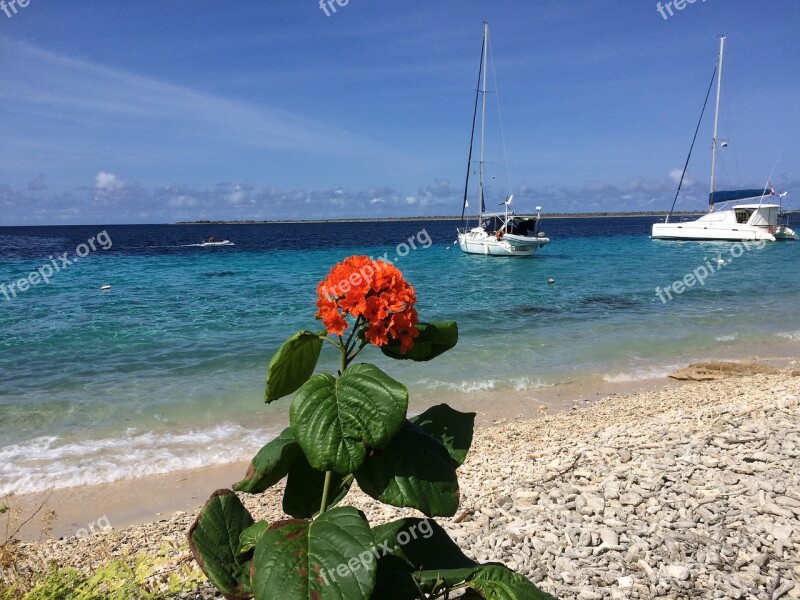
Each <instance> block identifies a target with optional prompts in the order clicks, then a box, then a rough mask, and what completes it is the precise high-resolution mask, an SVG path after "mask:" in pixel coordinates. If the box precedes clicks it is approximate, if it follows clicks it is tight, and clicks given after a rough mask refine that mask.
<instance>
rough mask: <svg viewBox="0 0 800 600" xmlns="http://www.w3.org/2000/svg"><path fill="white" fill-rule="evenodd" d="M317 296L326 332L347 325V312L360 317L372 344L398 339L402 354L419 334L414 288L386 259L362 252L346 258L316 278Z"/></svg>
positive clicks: (337, 330) (336, 333)
mask: <svg viewBox="0 0 800 600" xmlns="http://www.w3.org/2000/svg"><path fill="white" fill-rule="evenodd" d="M317 296H318V300H317V308H318V309H319V312H318V313H317V318H318V319H322V323H323V324H324V325H325V327H326V328H327V330H328V333H332V334H334V335H342V333H344V330H345V329H347V328H348V326H349V325H348V322H347V318H346V317H347V316H348V315H350V316H351V317H354V318H356V319H358V318H359V317H361V318H363V321H364V323H365V325H364V326H365V327H366V330H365V332H364V336H365V337H366V339H368V340H369V341H370V342H371V343H372V344H374V345H375V346H384V345H386V344H388V343H389V338H393V339H396V340H400V351H401V352H402V353H403V354H405V352H406V351H407V350H408V349H409V348H411V347H412V346H413V345H414V338H416V337H417V336H418V335H419V331H418V330H417V323H418V322H419V317H418V315H417V309H415V308H414V304H415V303H416V301H417V297H416V295H415V294H414V288H413V287H412V286H411V285H409V283H408V282H407V281H406V280H405V279H404V278H403V274H402V273H401V272H400V270H399V269H398V268H397V267H395V266H394V265H391V264H389V263H386V262H383V261H374V260H372V259H370V258H367V257H366V256H351V257H349V258H346V259H345V260H344V261H342V262H340V263H339V264H337V265H336V266H335V267H333V269H331V272H330V274H329V275H328V276H327V277H326V278H325V279H324V280H323V281H321V282H320V284H319V285H318V286H317Z"/></svg>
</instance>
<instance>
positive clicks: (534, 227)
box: [457, 23, 550, 257]
mask: <svg viewBox="0 0 800 600" xmlns="http://www.w3.org/2000/svg"><path fill="white" fill-rule="evenodd" d="M488 52H489V24H488V23H484V24H483V46H482V48H481V61H480V67H479V72H478V89H477V95H476V96H475V111H474V114H473V117H472V135H471V138H470V147H469V156H468V158H467V180H466V184H465V185H464V204H463V208H462V211H461V220H462V227H461V228H459V229H458V230H457V232H458V245H459V247H460V248H461V251H462V252H466V253H467V254H483V255H485V256H520V257H525V256H532V255H533V254H534V253H535V252H536V250H538V249H539V248H540V247H542V246H544V245H545V244H547V243H548V242H549V241H550V240H549V239H548V238H547V237H545V235H544V233H542V232H540V231H539V224H540V221H541V210H542V209H541V207H539V206H537V207H536V211H537V212H536V215H517V214H514V212H513V211H511V210H510V207H511V202H512V201H513V199H514V196H513V195H510V196H508V197H507V198H506V200H505V202H503V203H502V204H501V206H503V207H504V210H503V212H494V213H487V212H486V203H485V201H484V174H485V168H484V167H485V165H486V162H485V160H484V146H485V140H486V62H487V54H488ZM479 98H480V99H481V102H480V109H481V146H480V159H479V160H478V199H477V204H478V224H477V225H476V226H475V227H471V228H470V227H467V226H466V221H465V219H464V213H465V211H466V209H467V208H468V207H469V200H468V195H469V175H470V172H471V171H472V164H473V160H472V149H473V146H474V141H475V125H476V122H477V117H478V99H479Z"/></svg>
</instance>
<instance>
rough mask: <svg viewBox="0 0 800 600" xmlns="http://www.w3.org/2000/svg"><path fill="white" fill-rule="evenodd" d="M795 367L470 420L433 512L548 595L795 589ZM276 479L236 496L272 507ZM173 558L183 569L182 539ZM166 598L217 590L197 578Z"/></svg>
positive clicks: (153, 542) (93, 556)
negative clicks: (442, 508) (452, 501)
mask: <svg viewBox="0 0 800 600" xmlns="http://www.w3.org/2000/svg"><path fill="white" fill-rule="evenodd" d="M795 373H796V372H792V373H790V372H788V371H784V372H773V373H759V374H755V375H742V376H735V377H730V378H728V379H720V380H715V381H707V382H705V381H702V382H690V383H687V384H684V385H682V386H679V387H669V388H665V389H662V390H656V391H651V392H640V393H637V394H633V395H614V396H611V397H608V398H604V399H602V400H597V401H594V400H593V402H592V403H591V404H588V405H586V406H585V407H583V408H574V409H572V410H570V411H566V412H561V413H556V414H547V415H541V416H539V417H538V418H536V419H531V420H521V419H520V420H513V419H508V420H502V421H498V422H496V423H495V424H494V425H493V426H491V427H488V428H485V429H478V430H476V432H475V436H474V440H473V445H472V449H471V451H470V454H469V456H468V458H467V460H466V462H465V463H464V465H462V466H461V467H460V468H459V471H458V472H459V484H460V488H461V506H460V507H459V510H458V513H457V514H458V515H461V517H460V518H459V519H458V522H454V521H453V520H452V519H438V522H439V523H440V524H441V525H442V526H443V527H444V528H445V529H446V530H447V531H448V533H449V534H450V535H451V537H453V539H454V540H456V542H457V543H458V545H459V546H460V547H461V548H462V549H463V551H464V552H465V553H466V554H467V555H468V556H470V557H471V558H473V559H476V560H479V561H481V562H487V561H499V562H502V563H504V564H506V565H507V566H510V567H513V568H514V569H516V570H517V571H518V572H519V573H521V574H522V575H524V576H525V577H527V578H529V579H530V580H531V581H533V582H535V583H536V585H537V586H538V587H540V588H541V589H542V590H543V591H545V592H548V593H550V594H553V595H554V596H556V597H557V598H560V599H562V600H566V599H571V598H577V599H578V600H606V599H608V598H612V599H613V598H624V599H633V600H651V599H664V600H667V599H669V600H682V599H686V600H689V599H692V600H696V599H698V598H699V599H706V598H707V599H716V598H719V599H725V600H728V599H734V598H742V599H744V598H764V599H767V598H769V599H770V600H777V599H778V598H800V469H798V468H797V465H798V464H800V460H799V459H800V426H798V423H800V377H798V376H796V374H795ZM281 486H282V484H279V485H278V486H276V487H275V488H273V489H272V490H269V491H268V492H267V493H266V494H264V495H258V496H247V495H241V498H242V500H243V502H244V503H245V504H246V506H247V507H248V509H249V510H250V511H251V512H252V513H253V514H254V516H256V517H257V518H266V519H268V520H270V521H274V520H277V519H279V518H282V515H281V513H280V505H281V503H280V494H281V493H282V487H281ZM346 503H348V504H351V505H353V506H356V507H357V508H359V509H361V510H363V511H364V512H365V514H366V515H367V517H368V518H369V520H370V522H371V523H372V524H373V525H374V524H380V523H384V522H387V521H390V520H394V519H397V518H402V517H405V516H419V513H417V512H415V511H413V510H410V509H406V510H400V509H395V508H392V507H387V506H383V505H380V504H378V503H377V502H375V501H374V500H372V499H370V498H368V497H367V496H365V495H364V494H362V493H360V492H358V491H357V490H354V491H353V492H351V493H350V495H349V496H348V498H347V500H346ZM192 519H193V515H191V514H188V515H187V514H175V515H173V516H172V517H171V518H169V519H165V520H164V521H163V522H161V523H155V524H148V525H142V526H136V527H132V528H129V529H127V530H124V531H120V532H116V531H114V532H110V533H103V534H100V535H98V536H90V537H89V538H79V539H77V540H67V541H65V542H52V543H50V542H48V543H45V544H22V545H21V547H22V549H23V550H25V551H27V552H29V553H30V555H32V556H33V555H36V556H40V557H41V558H42V560H45V561H49V560H55V561H56V562H57V563H58V564H62V565H72V566H76V567H77V568H83V569H88V570H91V569H92V568H94V567H96V565H97V564H99V563H100V562H101V561H102V560H103V559H104V557H106V558H107V556H108V554H109V548H113V550H112V551H111V552H112V553H116V554H115V555H117V556H119V555H122V554H123V553H125V552H128V553H130V554H131V555H132V556H135V554H136V552H137V551H147V552H152V553H156V552H158V549H159V548H161V546H162V544H163V543H164V540H165V539H166V538H168V537H170V536H175V537H174V539H176V540H179V542H180V544H183V543H184V542H183V540H184V539H185V537H184V536H185V532H186V530H187V529H188V527H189V525H190V523H191V521H192ZM172 543H174V544H176V546H177V542H172ZM18 548H19V547H18ZM31 561H32V562H31V564H33V562H35V561H34V559H33V558H32V559H31ZM175 561H176V562H177V563H184V564H185V566H186V568H191V569H195V570H196V569H197V567H196V565H195V563H194V561H193V560H192V558H191V555H190V554H189V553H188V551H187V550H186V549H185V548H183V549H180V548H178V547H176V548H175ZM42 564H46V562H45V563H42ZM39 568H41V564H40V565H39ZM770 591H771V592H770ZM768 592H769V593H770V595H768ZM176 598H179V600H189V599H190V598H191V600H211V599H212V598H218V596H216V595H215V594H214V590H213V588H211V586H210V585H208V584H201V585H199V586H195V588H194V589H192V590H189V591H187V593H186V594H185V595H183V596H179V597H176Z"/></svg>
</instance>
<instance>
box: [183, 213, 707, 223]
mask: <svg viewBox="0 0 800 600" xmlns="http://www.w3.org/2000/svg"><path fill="white" fill-rule="evenodd" d="M664 214H665V213H664V212H663V211H662V212H622V213H605V212H604V213H548V214H545V215H543V216H542V218H543V219H605V218H609V219H613V218H620V217H662V216H664ZM699 214H702V213H701V212H700V211H690V212H674V213H672V215H673V216H676V215H678V216H690V215H699ZM468 218H469V219H474V218H475V215H470V217H468ZM460 220H461V217H459V216H435V217H383V218H363V219H356V218H351V219H286V220H274V221H255V220H253V221H247V220H245V221H241V220H238V221H225V220H220V221H177V222H176V223H173V225H277V224H283V225H285V224H295V223H298V224H301V223H397V222H403V221H460Z"/></svg>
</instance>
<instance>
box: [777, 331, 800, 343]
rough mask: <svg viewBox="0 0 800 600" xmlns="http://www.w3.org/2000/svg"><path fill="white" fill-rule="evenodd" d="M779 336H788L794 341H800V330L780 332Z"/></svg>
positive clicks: (788, 338) (787, 337)
mask: <svg viewBox="0 0 800 600" xmlns="http://www.w3.org/2000/svg"><path fill="white" fill-rule="evenodd" d="M778 337H782V338H786V339H787V340H791V341H793V342H800V331H786V332H781V333H779V334H778Z"/></svg>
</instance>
